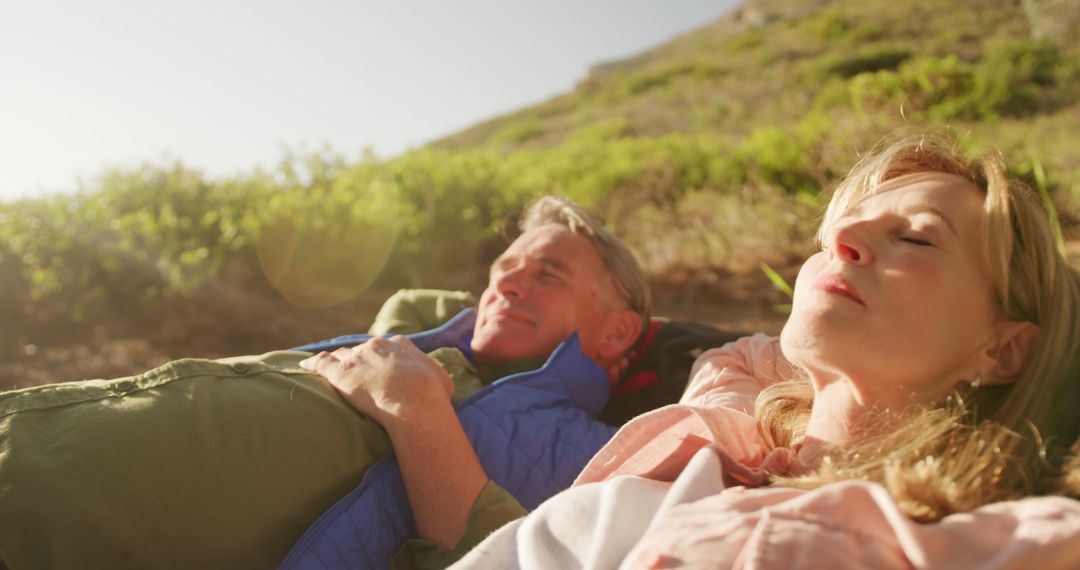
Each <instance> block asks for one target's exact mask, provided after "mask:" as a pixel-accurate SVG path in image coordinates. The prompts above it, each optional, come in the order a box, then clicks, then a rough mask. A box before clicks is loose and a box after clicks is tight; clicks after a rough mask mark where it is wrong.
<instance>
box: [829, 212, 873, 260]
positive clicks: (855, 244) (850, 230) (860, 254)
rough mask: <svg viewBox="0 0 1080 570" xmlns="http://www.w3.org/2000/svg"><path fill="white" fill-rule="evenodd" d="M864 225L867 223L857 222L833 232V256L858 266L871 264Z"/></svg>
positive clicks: (831, 246) (831, 245)
mask: <svg viewBox="0 0 1080 570" xmlns="http://www.w3.org/2000/svg"><path fill="white" fill-rule="evenodd" d="M864 224H865V222H856V223H851V224H845V225H843V226H840V227H838V228H837V229H836V231H835V232H833V236H832V243H831V244H830V248H831V249H832V251H833V255H835V256H837V257H839V258H840V259H841V260H842V261H845V262H847V263H854V264H856V265H866V264H868V263H870V260H871V259H870V258H871V252H870V247H869V246H868V240H867V236H866V228H865V227H864Z"/></svg>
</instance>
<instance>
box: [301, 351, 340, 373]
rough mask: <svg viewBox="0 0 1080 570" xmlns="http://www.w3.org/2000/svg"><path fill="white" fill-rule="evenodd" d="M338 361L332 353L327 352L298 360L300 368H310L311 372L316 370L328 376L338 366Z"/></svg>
mask: <svg viewBox="0 0 1080 570" xmlns="http://www.w3.org/2000/svg"><path fill="white" fill-rule="evenodd" d="M340 364H341V363H340V361H339V360H338V359H337V357H335V356H334V355H333V354H330V353H329V352H325V351H323V352H320V353H319V354H316V355H315V356H312V357H310V358H305V359H304V360H301V361H300V368H303V369H304V370H311V371H312V372H318V373H319V374H322V375H323V376H329V375H330V373H332V372H333V371H334V370H336V368H337V367H338V366H340Z"/></svg>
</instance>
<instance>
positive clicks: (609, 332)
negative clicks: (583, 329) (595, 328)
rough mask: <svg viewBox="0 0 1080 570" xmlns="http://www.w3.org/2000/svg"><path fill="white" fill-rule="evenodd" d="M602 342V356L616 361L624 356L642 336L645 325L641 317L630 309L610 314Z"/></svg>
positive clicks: (600, 348)
mask: <svg viewBox="0 0 1080 570" xmlns="http://www.w3.org/2000/svg"><path fill="white" fill-rule="evenodd" d="M606 321H607V322H606V326H605V327H604V333H603V338H602V339H601V342H600V347H599V350H600V356H601V357H602V358H604V359H607V360H614V359H617V358H620V357H622V356H623V354H624V353H626V351H627V350H628V349H629V348H630V347H631V346H633V345H634V341H636V340H637V338H638V336H640V335H641V329H642V327H643V326H644V323H642V322H641V315H639V314H637V313H635V312H634V311H631V310H629V309H623V310H616V311H612V312H610V313H609V314H608V316H607V319H606Z"/></svg>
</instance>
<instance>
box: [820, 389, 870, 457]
mask: <svg viewBox="0 0 1080 570" xmlns="http://www.w3.org/2000/svg"><path fill="white" fill-rule="evenodd" d="M811 383H812V384H813V386H814V406H813V408H812V409H811V410H810V421H809V422H808V423H807V425H806V439H807V440H812V441H815V442H819V443H821V444H824V445H829V446H841V445H844V444H845V443H847V441H848V439H849V438H850V437H851V428H852V426H853V425H855V424H856V423H857V422H858V421H859V419H860V418H861V417H862V415H863V414H864V413H865V412H866V406H865V405H864V404H863V399H862V397H861V394H859V393H858V391H857V390H855V388H854V385H853V384H852V383H851V382H849V381H848V380H847V379H846V378H829V379H824V378H821V377H814V376H813V375H811Z"/></svg>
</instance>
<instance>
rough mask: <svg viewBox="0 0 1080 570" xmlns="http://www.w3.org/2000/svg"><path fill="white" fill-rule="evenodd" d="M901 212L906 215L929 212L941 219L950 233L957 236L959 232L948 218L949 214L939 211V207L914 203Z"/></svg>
mask: <svg viewBox="0 0 1080 570" xmlns="http://www.w3.org/2000/svg"><path fill="white" fill-rule="evenodd" d="M902 213H903V214H904V215H907V216H913V215H916V214H930V215H931V216H934V217H935V218H938V219H940V220H941V221H942V223H944V224H945V226H946V227H948V228H949V231H950V232H952V234H953V235H954V236H957V237H959V236H960V233H959V232H957V231H956V226H955V225H953V222H952V219H951V218H949V215H948V214H946V213H945V212H943V211H941V210H940V209H938V208H935V207H933V206H918V205H916V206H912V207H910V208H906V209H904V211H903V212H902Z"/></svg>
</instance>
